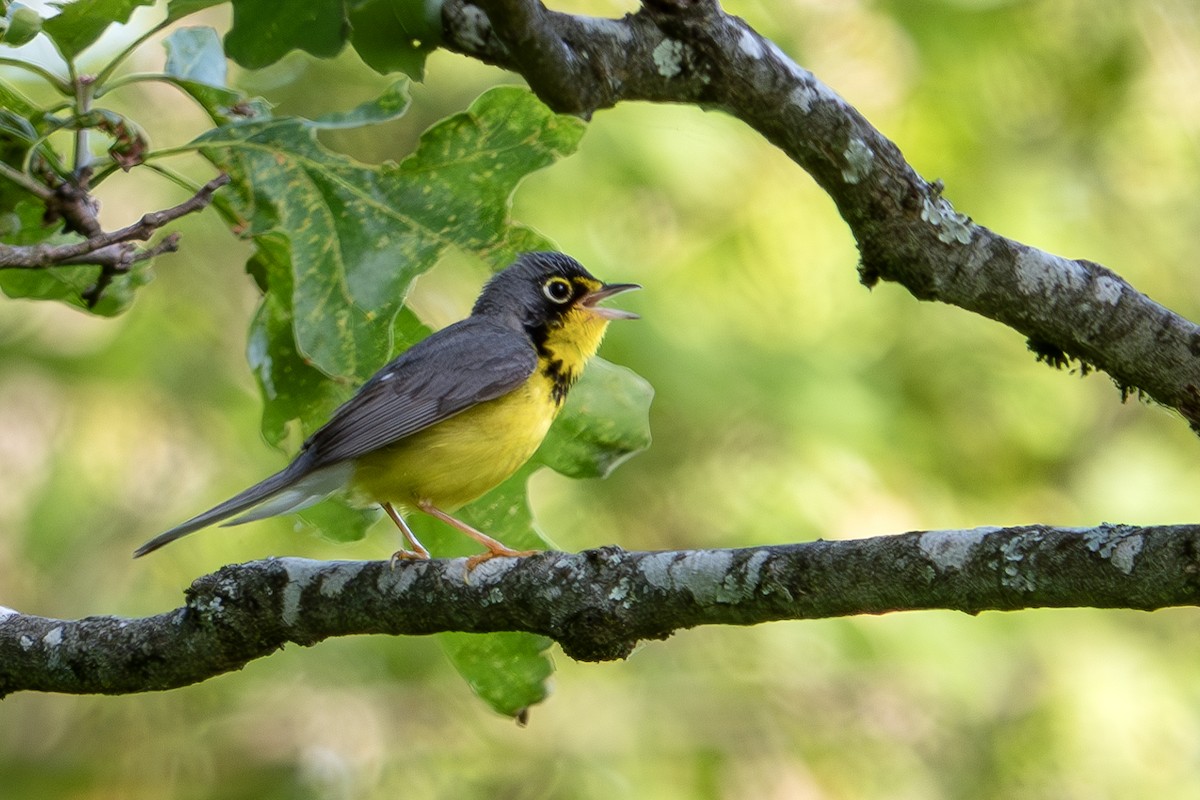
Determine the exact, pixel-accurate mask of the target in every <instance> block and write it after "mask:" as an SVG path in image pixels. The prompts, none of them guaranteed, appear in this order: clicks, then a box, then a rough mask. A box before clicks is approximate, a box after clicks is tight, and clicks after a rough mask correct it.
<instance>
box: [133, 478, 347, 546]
mask: <svg viewBox="0 0 1200 800" xmlns="http://www.w3.org/2000/svg"><path fill="white" fill-rule="evenodd" d="M337 466H340V465H337ZM348 477H349V476H348V475H343V474H342V471H341V470H337V469H336V468H335V469H319V470H315V471H313V472H309V473H308V474H305V473H304V468H303V467H301V466H300V465H299V464H298V463H297V462H292V464H291V465H289V466H288V467H287V468H286V469H284V470H283V471H281V472H277V473H275V474H274V475H272V476H271V477H269V478H267V479H266V480H264V481H261V482H260V483H256V484H254V485H253V486H251V487H250V488H249V489H246V490H245V491H243V492H241V493H239V494H237V495H234V496H233V497H231V498H229V499H228V500H226V501H225V502H224V503H221V504H220V505H217V506H214V507H212V508H210V509H209V510H208V511H205V512H204V513H203V514H197V515H196V516H194V517H192V518H191V519H189V520H188V521H187V522H181V523H180V524H178V525H176V526H175V527H174V528H171V530H169V531H164V532H163V533H160V534H159V535H158V536H155V537H154V538H153V539H151V540H150V541H148V542H146V543H145V544H144V545H142V546H141V547H139V548H138V549H137V550H135V551H133V557H134V558H140V557H141V556H144V555H146V554H147V553H151V552H153V551H155V550H157V549H158V548H160V547H162V546H163V545H165V544H170V543H171V542H173V541H175V540H176V539H178V538H180V537H183V536H187V535H188V534H189V533H192V532H194V531H198V530H200V529H201V528H207V527H208V526H209V525H214V524H216V523H218V522H221V521H223V520H226V519H229V518H230V517H232V516H233V515H235V514H243V516H242V517H239V518H238V519H236V520H234V521H233V522H227V523H225V524H226V525H237V524H240V523H242V522H250V521H251V520H255V519H262V518H263V517H270V516H274V515H275V514H285V513H287V512H289V511H299V510H300V509H302V508H305V507H307V506H310V505H312V504H313V503H316V502H317V501H319V500H322V499H324V498H325V497H327V496H328V495H329V494H330V493H332V492H333V491H334V490H336V489H337V488H339V487H340V486H341V485H343V484H344V483H345V481H346V478H348Z"/></svg>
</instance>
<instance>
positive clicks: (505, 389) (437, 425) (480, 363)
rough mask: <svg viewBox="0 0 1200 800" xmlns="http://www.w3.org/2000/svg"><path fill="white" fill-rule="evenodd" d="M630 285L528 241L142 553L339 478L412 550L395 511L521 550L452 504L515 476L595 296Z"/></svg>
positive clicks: (571, 362) (578, 358) (579, 363)
mask: <svg viewBox="0 0 1200 800" xmlns="http://www.w3.org/2000/svg"><path fill="white" fill-rule="evenodd" d="M637 288H640V287H638V286H637V284H632V283H615V284H604V283H601V282H600V281H598V280H596V279H595V278H594V277H592V276H591V275H590V274H589V273H588V271H587V270H586V269H584V268H583V266H582V265H581V264H580V263H579V262H578V261H576V260H575V259H573V258H571V257H569V256H566V255H563V254H562V253H525V254H523V255H521V256H520V257H519V258H518V259H517V260H516V261H515V262H514V263H513V264H512V265H511V266H509V267H507V268H506V269H505V270H504V271H502V272H500V273H497V274H496V275H495V276H494V277H492V279H491V280H490V281H488V283H487V285H486V286H484V287H483V291H482V292H481V293H480V295H479V299H478V300H476V301H475V307H474V308H473V309H472V311H471V316H469V317H467V318H466V319H464V320H461V321H460V322H456V323H454V324H453V325H451V326H449V327H447V328H445V329H443V330H441V331H438V332H437V333H435V334H433V335H432V336H429V337H428V338H426V339H424V340H423V341H421V342H419V343H418V344H416V345H414V346H413V347H411V348H409V349H408V350H407V351H405V352H404V353H402V354H401V355H400V356H399V357H397V358H396V359H394V360H393V361H391V362H390V363H389V364H387V365H385V366H384V367H383V369H381V370H379V372H377V373H375V375H374V376H373V377H372V378H371V379H370V380H368V381H367V382H366V383H365V384H363V386H362V388H361V389H359V390H358V393H357V394H355V395H354V397H352V398H351V399H350V400H349V401H348V402H346V403H345V404H344V405H343V406H341V407H340V408H338V409H337V410H336V411H335V412H334V413H333V417H332V418H331V419H330V420H329V422H327V423H325V425H324V426H323V427H321V428H320V429H319V430H317V432H316V433H314V434H313V435H312V436H310V437H309V438H308V440H307V441H306V442H305V443H304V445H303V446H302V447H301V448H300V452H299V454H298V455H297V456H296V458H295V459H294V460H293V461H292V463H291V464H289V465H288V466H287V467H286V468H285V469H283V470H282V471H281V472H278V473H276V474H275V475H272V476H271V477H269V478H267V479H266V480H264V481H262V482H261V483H257V484H255V485H254V486H251V487H250V488H249V489H246V490H245V491H243V492H242V493H241V494H238V495H236V496H234V497H232V498H230V499H229V500H226V501H225V502H224V503H221V504H220V505H218V506H215V507H214V508H211V509H209V510H208V511H205V512H204V513H203V514H200V515H198V516H195V517H193V518H192V519H189V520H188V521H187V522H184V523H182V524H180V525H177V526H175V527H174V528H172V529H171V530H169V531H166V532H165V533H161V534H159V535H158V536H156V537H154V538H153V539H151V540H150V541H148V542H146V543H145V544H144V545H142V546H141V547H140V548H138V549H137V551H135V552H134V556H135V557H137V556H143V555H145V554H146V553H149V552H150V551H152V550H157V549H158V548H160V547H162V546H163V545H165V544H167V543H169V542H173V541H175V540H176V539H178V538H179V537H181V536H184V535H186V534H189V533H191V532H192V531H196V530H199V529H201V528H204V527H207V526H209V525H212V524H213V523H216V522H221V521H222V520H226V519H229V518H230V517H233V516H234V515H236V514H240V515H241V516H238V517H237V518H236V519H234V520H232V521H231V522H226V523H225V524H226V525H238V524H241V523H243V522H250V521H251V520H256V519H262V518H264V517H271V516H275V515H276V514H286V513H288V512H292V511H298V510H300V509H302V508H306V507H307V506H310V505H312V504H313V503H316V502H318V501H319V500H322V499H324V498H325V497H327V496H328V495H330V494H332V493H333V492H335V491H338V490H339V489H347V488H348V489H349V490H350V494H351V497H352V498H355V499H357V500H360V501H366V502H368V503H378V504H379V505H380V506H382V507H383V509H384V511H386V512H387V514H388V516H390V517H391V518H392V520H393V521H395V523H396V525H397V526H398V527H399V528H400V530H401V532H402V533H403V534H404V538H405V539H406V540H407V542H408V545H409V547H411V548H412V549H411V550H401V551H400V552H398V553H397V554H396V557H400V558H428V557H429V551H427V550H426V549H425V548H424V547H423V546H422V545H421V543H420V542H419V541H417V537H416V536H414V535H413V532H412V530H411V529H410V528H409V527H408V525H407V523H405V521H404V518H403V517H402V516H401V512H411V511H415V510H419V511H423V512H425V513H427V514H430V515H432V516H434V517H436V518H437V519H440V520H442V521H443V522H445V523H447V524H449V525H452V526H454V527H455V528H458V529H459V530H460V531H462V532H463V533H465V534H467V535H468V536H470V537H471V538H473V539H475V540H476V541H478V542H479V543H480V544H482V545H483V546H484V547H486V548H487V552H486V553H484V554H481V555H480V556H476V557H475V560H476V561H479V560H483V559H487V558H492V557H494V556H516V555H524V554H525V553H522V552H519V551H516V550H511V549H509V548H508V547H505V546H504V545H503V544H501V543H500V542H498V541H496V540H495V539H493V538H491V537H490V536H487V535H486V534H483V533H481V532H480V531H477V530H475V529H474V528H472V527H471V526H470V525H467V524H466V523H464V522H462V521H460V520H457V519H455V518H454V517H452V516H450V514H449V513H447V512H450V511H453V510H455V509H456V508H458V507H459V506H461V505H464V504H465V503H469V502H470V501H472V500H474V499H476V498H477V497H479V496H481V495H482V494H484V493H485V492H487V491H488V490H489V489H492V488H493V487H495V486H496V485H498V484H499V483H501V482H502V481H503V480H505V479H506V478H508V477H509V476H510V475H512V474H513V473H514V472H516V471H517V469H518V468H519V467H520V466H521V465H522V464H524V463H525V462H526V461H527V460H528V459H529V457H530V456H532V455H533V452H534V451H535V450H536V449H537V448H538V445H539V444H541V442H542V439H543V438H544V437H545V435H546V431H547V430H549V428H550V423H551V422H552V421H553V420H554V417H555V416H556V415H557V414H558V411H559V409H561V408H562V405H563V402H564V401H565V400H566V397H567V391H568V390H569V389H570V388H571V386H572V384H574V383H575V380H576V379H577V378H578V377H579V375H580V373H581V372H582V371H583V367H584V365H585V364H586V363H587V361H588V359H590V358H591V357H592V356H593V355H594V354H595V352H596V349H597V348H598V347H599V346H600V340H601V339H602V338H603V337H604V331H605V329H606V328H607V327H608V323H609V321H610V320H614V319H636V318H637V315H636V314H633V313H631V312H628V311H621V310H619V309H614V308H602V307H599V306H598V305H597V303H599V302H600V301H601V300H604V299H605V298H607V297H612V296H613V295H615V294H617V293H619V292H624V291H627V290H629V289H637Z"/></svg>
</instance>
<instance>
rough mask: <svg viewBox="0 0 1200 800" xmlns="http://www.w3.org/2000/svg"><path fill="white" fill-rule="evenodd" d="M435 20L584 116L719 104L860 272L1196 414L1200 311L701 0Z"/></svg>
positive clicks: (504, 8)
mask: <svg viewBox="0 0 1200 800" xmlns="http://www.w3.org/2000/svg"><path fill="white" fill-rule="evenodd" d="M489 15H491V19H492V20H500V22H499V23H498V24H496V25H493V24H492V23H491V22H490V21H489ZM443 22H444V25H445V27H446V36H445V41H446V44H447V46H448V47H450V48H451V49H453V50H456V51H458V52H461V53H465V54H467V55H470V56H473V57H476V58H480V59H482V60H484V61H488V62H490V63H496V64H499V65H502V66H505V67H507V68H509V69H512V70H515V71H517V72H519V73H520V74H521V75H522V76H524V77H525V79H526V80H527V81H528V82H529V85H530V87H531V88H532V89H533V90H534V91H535V92H537V93H538V95H539V96H540V97H541V98H542V99H543V100H544V101H545V102H546V103H547V104H549V105H550V106H552V107H553V108H555V109H557V110H559V111H565V112H570V113H576V114H581V115H583V116H588V115H590V114H591V113H592V112H594V111H595V110H597V109H601V108H606V107H609V106H612V105H615V104H616V103H618V102H621V101H623V100H649V101H653V102H668V103H695V104H698V105H703V106H705V107H715V108H721V109H723V110H725V111H727V112H728V113H730V114H732V115H733V116H735V117H737V118H739V119H741V120H742V121H743V122H745V123H746V124H747V125H749V126H751V127H752V128H754V129H755V130H757V131H758V132H759V133H761V134H762V135H763V136H764V137H766V138H767V139H768V140H770V141H771V142H772V143H774V144H775V145H776V146H778V147H779V148H780V149H781V150H783V151H784V152H785V153H787V154H788V155H789V156H790V157H791V158H792V159H793V160H794V161H795V162H796V163H797V164H799V165H800V166H801V167H803V168H804V169H805V170H806V171H807V172H808V173H809V174H811V175H812V176H813V178H814V179H815V180H816V181H817V183H818V184H820V186H821V187H822V188H823V189H824V190H825V191H826V192H827V193H828V194H829V196H830V197H831V198H832V199H833V201H834V203H836V204H837V207H838V209H839V211H840V212H841V214H842V216H843V218H844V219H845V220H846V222H847V224H848V225H849V226H850V229H851V231H852V232H853V234H854V237H855V239H856V241H857V242H858V246H859V251H860V254H861V264H860V271H861V274H862V278H863V281H864V282H865V283H867V284H868V285H871V284H872V283H874V282H875V281H876V280H878V279H880V278H882V279H886V280H892V281H897V282H899V283H901V284H903V285H904V286H905V287H906V288H908V289H909V291H911V292H912V293H913V294H914V295H915V296H916V297H918V298H921V299H923V300H940V301H942V302H946V303H950V304H953V305H957V306H960V307H962V308H965V309H967V310H970V311H974V312H976V313H979V314H982V315H984V316H987V317H990V318H992V319H995V320H997V321H999V322H1002V323H1004V324H1006V325H1008V326H1010V327H1012V328H1014V329H1016V330H1018V331H1020V332H1021V333H1023V334H1024V335H1025V336H1027V337H1029V339H1030V340H1031V344H1032V345H1033V346H1034V347H1035V348H1036V349H1037V350H1038V352H1039V353H1041V354H1042V355H1043V356H1047V357H1048V359H1049V360H1051V361H1058V360H1060V359H1065V358H1067V357H1074V358H1078V359H1081V360H1082V361H1084V362H1086V363H1087V364H1089V365H1092V366H1096V367H1098V368H1100V369H1103V370H1105V371H1106V372H1108V373H1109V374H1110V375H1111V376H1112V377H1113V379H1114V380H1115V381H1116V382H1117V383H1118V384H1119V385H1120V386H1121V387H1122V388H1123V389H1125V390H1127V391H1128V390H1141V391H1143V392H1145V393H1146V394H1147V395H1148V396H1150V397H1152V398H1154V399H1155V400H1157V401H1158V402H1160V403H1162V404H1163V405H1166V406H1168V407H1170V408H1174V409H1177V410H1178V411H1180V412H1181V413H1182V414H1183V415H1184V417H1185V418H1186V419H1187V420H1188V421H1189V422H1190V423H1191V425H1192V427H1193V428H1194V429H1197V430H1200V327H1197V326H1196V325H1195V324H1194V323H1192V322H1190V321H1189V320H1187V319H1184V318H1183V317H1181V316H1179V315H1178V314H1175V313H1173V312H1171V311H1170V310H1168V309H1166V308H1164V307H1163V306H1161V305H1159V304H1158V303H1155V302H1154V301H1152V300H1150V299H1149V298H1148V297H1146V296H1145V295H1144V294H1142V293H1140V292H1138V291H1137V290H1136V289H1134V288H1133V287H1132V286H1131V285H1129V284H1128V283H1127V282H1126V281H1124V280H1123V279H1122V278H1121V277H1120V276H1118V275H1116V274H1115V273H1113V272H1111V271H1110V270H1108V269H1106V268H1104V267H1102V266H1100V265H1099V264H1094V263H1092V262H1090V261H1083V260H1070V259H1066V258H1062V257H1060V256H1056V255H1052V254H1050V253H1046V252H1044V251H1041V250H1038V249H1036V248H1033V247H1030V246H1028V245H1025V244H1022V243H1020V242H1017V241H1014V240H1012V239H1008V238H1006V237H1004V236H1001V235H999V234H997V233H994V232H993V231H990V230H988V229H987V228H984V227H983V226H980V225H977V224H975V223H974V222H972V221H971V220H970V218H968V217H966V216H965V215H963V214H961V213H959V212H957V211H956V210H955V209H954V208H953V206H951V204H950V203H949V201H947V200H946V199H945V198H944V197H943V196H942V192H941V186H940V185H939V184H936V183H933V184H931V183H929V182H927V181H925V180H924V179H923V178H922V177H921V176H920V175H918V174H917V172H916V171H915V170H914V169H913V168H912V167H911V166H910V165H909V164H908V163H907V162H906V161H905V159H904V156H903V154H902V153H901V152H900V150H899V148H898V147H896V145H895V144H894V143H893V142H892V141H890V140H889V139H888V138H887V137H886V136H884V135H883V134H882V133H880V132H879V131H878V130H876V129H875V128H874V127H872V126H871V124H870V123H869V122H868V121H867V120H866V119H865V118H864V117H863V116H862V115H861V114H859V113H858V111H856V110H855V109H854V108H853V107H852V106H851V105H850V104H849V103H847V102H846V101H845V100H843V99H842V98H841V97H839V96H838V95H837V94H836V93H835V92H833V91H832V90H831V89H829V87H827V86H825V85H824V84H823V83H821V81H819V80H818V79H817V78H816V77H815V76H813V75H812V73H810V72H808V71H807V70H805V69H803V68H802V67H800V66H798V65H797V64H795V63H794V62H793V61H792V60H791V59H789V58H788V57H787V56H785V55H784V54H783V53H782V52H781V51H780V50H779V49H778V48H777V47H776V46H775V45H774V44H773V43H771V42H770V41H768V40H767V39H764V38H763V37H762V36H760V35H759V34H758V33H757V32H755V31H754V30H753V29H752V28H751V27H750V26H749V25H747V24H746V23H745V22H744V21H742V20H740V19H738V18H737V17H733V16H729V15H727V14H725V13H724V12H723V11H722V10H721V9H720V7H719V5H718V4H717V3H716V2H715V1H714V0H655V2H653V3H649V2H647V3H646V5H645V7H644V8H643V9H642V10H641V11H639V12H638V13H637V14H634V15H631V16H627V17H625V18H624V19H621V20H606V19H595V18H590V17H582V16H574V15H569V14H561V13H555V12H550V11H547V10H545V9H544V8H543V7H542V6H541V4H540V3H538V2H536V0H474V2H465V1H464V0H449V1H448V2H447V3H446V4H445V6H444V11H443Z"/></svg>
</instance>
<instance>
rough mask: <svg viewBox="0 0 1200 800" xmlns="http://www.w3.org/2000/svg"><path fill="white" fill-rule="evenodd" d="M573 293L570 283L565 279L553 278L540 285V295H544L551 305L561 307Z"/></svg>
mask: <svg viewBox="0 0 1200 800" xmlns="http://www.w3.org/2000/svg"><path fill="white" fill-rule="evenodd" d="M574 293H575V292H574V290H573V289H572V288H571V282H570V281H569V280H567V279H566V278H557V277H555V278H551V279H550V280H548V281H546V282H545V283H543V284H542V294H544V295H546V297H547V298H548V299H549V300H550V302H552V303H559V304H560V305H561V304H562V303H565V302H567V301H568V300H570V299H571V295H572V294H574Z"/></svg>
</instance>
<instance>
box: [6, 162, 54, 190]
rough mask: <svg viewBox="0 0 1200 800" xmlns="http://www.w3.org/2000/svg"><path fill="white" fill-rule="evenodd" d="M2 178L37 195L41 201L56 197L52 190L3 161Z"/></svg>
mask: <svg viewBox="0 0 1200 800" xmlns="http://www.w3.org/2000/svg"><path fill="white" fill-rule="evenodd" d="M0 177H4V178H6V179H7V180H9V181H11V182H12V183H15V184H17V185H18V186H20V187H21V188H22V189H24V190H25V191H27V192H29V193H30V194H32V195H36V196H37V197H38V198H39V199H41V200H49V199H50V198H51V197H53V196H54V192H53V191H52V190H50V189H48V188H47V187H45V186H43V185H42V184H40V183H38V182H37V181H35V180H34V179H33V178H31V177H30V176H28V175H26V174H25V173H24V172H21V171H20V170H18V169H14V168H13V167H10V166H9V165H8V164H5V163H4V162H3V161H0Z"/></svg>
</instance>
